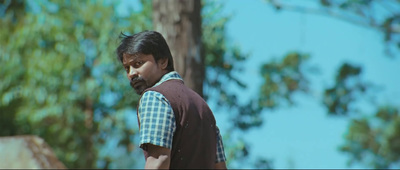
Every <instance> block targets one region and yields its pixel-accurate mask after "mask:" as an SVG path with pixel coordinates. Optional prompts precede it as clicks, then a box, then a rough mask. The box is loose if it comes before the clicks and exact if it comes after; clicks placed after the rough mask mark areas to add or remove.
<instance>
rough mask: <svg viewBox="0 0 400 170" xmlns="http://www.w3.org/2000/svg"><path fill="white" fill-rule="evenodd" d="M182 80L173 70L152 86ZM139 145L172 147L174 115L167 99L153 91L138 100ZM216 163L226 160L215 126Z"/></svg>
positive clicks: (220, 138) (174, 128)
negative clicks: (172, 80)
mask: <svg viewBox="0 0 400 170" xmlns="http://www.w3.org/2000/svg"><path fill="white" fill-rule="evenodd" d="M171 79H178V80H182V78H181V77H180V76H179V74H178V73H177V72H175V71H173V72H170V73H167V74H165V75H164V76H163V77H162V78H161V80H160V81H159V82H158V83H156V84H155V85H154V86H153V87H155V86H158V85H160V84H161V83H163V82H165V81H167V80H171ZM138 111H139V114H138V115H139V121H140V130H139V136H140V137H139V138H140V147H141V148H142V147H143V144H147V143H149V144H153V145H157V146H161V147H165V148H169V149H171V148H172V139H173V136H174V132H175V130H176V125H175V115H174V111H173V110H172V107H171V105H170V104H169V102H168V100H167V99H166V98H165V97H164V96H163V95H162V94H161V93H158V92H155V91H146V92H145V93H144V94H143V95H142V97H141V98H140V101H139V109H138ZM215 161H216V163H217V162H224V161H226V158H225V152H224V145H223V143H222V137H221V134H220V132H219V129H218V127H217V153H216V160H215Z"/></svg>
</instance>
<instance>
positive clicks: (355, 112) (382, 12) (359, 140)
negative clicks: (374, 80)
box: [266, 0, 400, 168]
mask: <svg viewBox="0 0 400 170" xmlns="http://www.w3.org/2000/svg"><path fill="white" fill-rule="evenodd" d="M266 2H268V3H269V4H270V5H272V6H273V7H274V8H275V9H277V10H291V11H297V12H301V13H308V14H316V15H324V16H328V17H333V18H337V19H340V20H343V21H346V22H349V23H351V24H356V25H358V26H363V27H367V28H371V29H374V30H376V31H378V32H380V33H382V35H383V37H384V39H383V40H384V41H383V42H384V43H386V52H387V55H388V56H392V57H396V55H395V54H398V53H399V49H400V1H398V0H387V1H373V0H360V1H358V0H344V1H339V0H320V1H319V2H317V3H319V4H320V6H318V7H307V6H302V5H299V4H294V3H291V2H289V1H284V0H266ZM362 70H363V69H362V67H360V66H356V65H352V64H349V63H344V64H342V65H341V66H340V68H339V70H338V71H337V72H338V74H337V75H336V77H335V84H334V85H333V86H331V87H328V88H327V89H325V90H324V92H323V94H324V95H323V101H322V103H323V104H324V106H325V107H326V109H327V113H328V114H330V115H341V116H348V117H350V118H351V119H352V121H351V123H350V127H349V129H348V132H347V134H346V141H345V143H344V144H343V145H342V146H341V151H343V152H345V153H347V154H348V155H350V161H349V165H352V164H354V163H361V164H364V165H366V166H367V167H372V168H399V167H400V163H399V162H400V159H399V153H400V151H399V149H398V148H399V143H400V142H399V141H400V140H399V139H400V133H399V132H398V131H399V129H400V126H399V123H398V122H399V121H398V120H399V119H398V112H399V111H398V110H399V107H398V106H391V105H390V104H388V106H380V105H379V104H376V103H373V101H372V102H371V105H372V106H376V108H377V110H378V111H377V112H376V113H375V115H374V116H366V115H369V114H367V113H364V114H362V112H360V110H359V109H358V108H357V105H356V104H357V102H358V101H359V100H362V99H363V98H364V99H365V98H368V95H371V94H372V93H376V91H373V90H374V87H375V85H374V84H371V83H368V82H365V81H363V80H362V77H361V72H362ZM266 80H268V79H266ZM272 87H274V86H272ZM372 95H373V94H372ZM267 96H270V95H267ZM360 113H361V114H360Z"/></svg>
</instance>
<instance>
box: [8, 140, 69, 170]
mask: <svg viewBox="0 0 400 170" xmlns="http://www.w3.org/2000/svg"><path fill="white" fill-rule="evenodd" d="M3 168H4V169H10V168H16V169H26V168H35V169H49V168H51V169H66V167H65V166H64V164H63V163H62V162H60V161H59V160H58V159H57V157H56V156H55V154H54V153H53V151H52V149H51V148H50V146H49V145H48V144H47V143H46V142H45V141H44V140H43V139H42V138H40V137H37V136H33V135H27V136H9V137H0V169H3Z"/></svg>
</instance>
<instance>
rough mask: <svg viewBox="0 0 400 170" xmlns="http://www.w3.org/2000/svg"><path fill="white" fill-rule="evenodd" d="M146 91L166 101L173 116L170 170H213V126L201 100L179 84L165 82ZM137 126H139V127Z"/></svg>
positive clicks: (208, 110)
mask: <svg viewBox="0 0 400 170" xmlns="http://www.w3.org/2000/svg"><path fill="white" fill-rule="evenodd" d="M146 91H156V92H159V93H161V94H162V95H164V97H165V98H167V100H168V101H169V103H170V105H171V107H172V110H173V111H174V115H175V123H176V131H175V133H174V137H173V140H172V149H171V163H170V169H188V168H189V169H190V168H196V169H213V168H214V166H215V160H216V149H217V147H216V146H217V134H216V123H215V118H214V115H213V113H212V111H211V109H210V108H209V107H208V105H207V103H206V102H205V101H204V100H203V98H202V97H201V96H200V95H198V94H197V93H196V92H194V91H193V90H192V89H190V88H188V87H186V86H185V85H184V84H183V81H182V80H175V79H172V80H167V81H165V82H163V83H161V84H160V85H158V86H156V87H152V88H149V89H147V90H146ZM139 126H140V124H139Z"/></svg>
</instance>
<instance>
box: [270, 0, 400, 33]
mask: <svg viewBox="0 0 400 170" xmlns="http://www.w3.org/2000/svg"><path fill="white" fill-rule="evenodd" d="M266 1H267V2H269V3H271V4H272V5H273V6H274V7H275V8H276V9H278V10H280V9H285V10H289V11H295V12H300V13H309V14H317V15H323V16H329V17H334V18H337V19H339V20H342V21H345V22H348V23H351V24H355V25H359V26H363V27H367V28H373V29H377V30H379V31H381V32H387V31H390V33H395V34H400V26H399V24H397V25H393V26H392V27H391V29H390V30H386V29H385V28H384V27H382V26H380V25H378V24H376V23H375V21H374V19H373V17H368V18H365V17H360V19H357V18H355V17H351V16H349V15H345V14H343V12H345V11H343V12H335V11H334V10H329V9H315V8H308V7H302V6H296V5H289V4H282V3H281V2H280V1H279V0H266Z"/></svg>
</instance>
